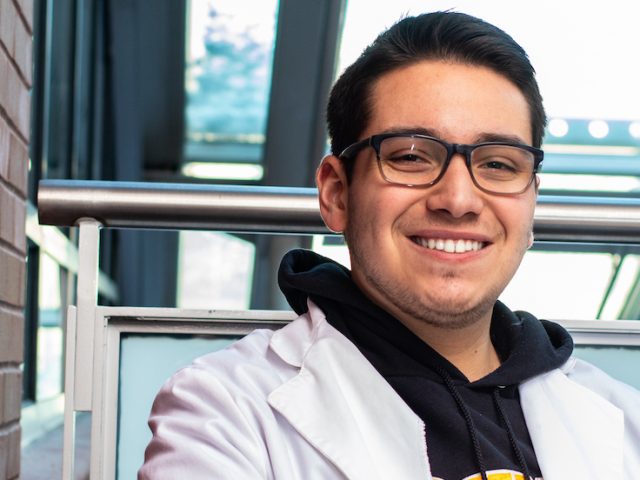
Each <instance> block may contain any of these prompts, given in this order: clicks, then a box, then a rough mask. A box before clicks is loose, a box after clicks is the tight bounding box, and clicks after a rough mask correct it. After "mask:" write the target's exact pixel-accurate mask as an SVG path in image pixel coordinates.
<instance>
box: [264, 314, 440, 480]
mask: <svg viewBox="0 0 640 480" xmlns="http://www.w3.org/2000/svg"><path fill="white" fill-rule="evenodd" d="M309 319H310V320H309V321H308V322H306V323H299V324H298V325H297V326H294V325H293V324H292V325H291V326H290V327H295V328H292V329H290V330H289V331H285V330H286V328H289V327H286V328H285V329H283V330H282V331H281V332H282V333H280V332H278V333H280V335H277V334H276V335H274V337H275V338H274V339H273V340H272V344H271V347H272V349H273V350H274V351H275V352H276V353H277V354H278V355H280V356H281V358H283V359H284V360H285V361H287V362H288V363H290V364H292V365H294V366H298V367H300V371H299V373H298V375H296V376H295V377H293V378H292V379H291V380H289V381H288V382H286V383H285V384H283V385H282V386H280V387H279V388H278V389H276V390H275V391H273V392H272V393H271V395H270V396H269V403H270V405H271V406H272V407H273V408H274V409H275V410H277V411H278V412H280V413H281V414H282V415H283V416H284V417H285V418H286V419H287V420H288V421H289V422H290V423H291V425H292V426H293V427H294V428H295V429H296V430H297V431H298V433H299V434H300V435H302V436H303V437H304V438H305V439H306V440H307V441H308V442H309V443H311V444H312V445H313V446H314V447H315V448H316V449H317V450H318V451H320V452H321V454H322V455H324V456H325V457H326V458H327V459H329V460H330V461H331V462H332V463H333V464H334V465H335V466H336V467H337V468H338V469H340V470H341V471H342V472H343V473H344V475H345V476H346V477H347V478H349V479H351V480H372V479H378V478H379V479H383V478H384V479H386V478H394V479H398V480H404V479H406V480H409V479H415V478H424V479H430V478H431V474H430V473H429V467H428V460H427V454H426V446H425V439H424V427H423V424H422V421H421V420H420V419H419V418H418V417H417V416H416V415H415V414H414V413H413V412H412V411H411V410H410V409H409V407H407V405H406V404H405V403H404V402H403V401H402V400H401V399H400V397H399V396H398V395H397V394H396V393H395V391H394V390H393V389H392V388H391V387H390V386H389V385H388V384H387V382H386V381H384V379H383V378H382V377H381V376H380V375H379V374H378V373H377V371H375V369H374V368H373V367H372V366H371V364H369V362H367V361H366V359H365V358H364V357H363V356H362V354H361V353H360V352H359V351H358V350H357V349H356V348H355V347H354V346H353V345H352V344H351V343H350V342H349V341H348V340H347V339H346V338H345V337H344V336H342V334H340V333H339V332H338V331H337V330H335V329H334V328H333V327H331V326H330V325H329V324H328V323H326V321H325V319H324V314H323V313H322V312H321V311H320V310H319V309H318V308H317V307H316V306H315V305H313V304H312V303H310V314H309Z"/></svg>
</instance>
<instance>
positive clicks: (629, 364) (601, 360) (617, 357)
mask: <svg viewBox="0 0 640 480" xmlns="http://www.w3.org/2000/svg"><path fill="white" fill-rule="evenodd" d="M574 353H575V355H576V357H578V358H581V359H583V360H586V361H587V362H589V363H592V364H594V365H596V366H597V367H598V368H601V369H602V370H604V371H605V372H607V373H608V374H609V375H611V376H612V377H613V378H615V379H617V380H620V381H621V382H624V383H626V384H629V385H632V386H634V387H635V388H638V389H640V370H639V369H638V365H640V348H638V347H617V346H602V345H576V347H575V349H574Z"/></svg>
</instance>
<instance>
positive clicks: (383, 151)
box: [340, 133, 544, 195]
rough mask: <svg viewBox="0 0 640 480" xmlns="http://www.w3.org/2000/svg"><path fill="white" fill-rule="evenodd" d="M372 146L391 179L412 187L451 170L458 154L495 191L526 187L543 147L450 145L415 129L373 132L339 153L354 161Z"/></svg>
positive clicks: (473, 175)
mask: <svg viewBox="0 0 640 480" xmlns="http://www.w3.org/2000/svg"><path fill="white" fill-rule="evenodd" d="M368 146H371V147H373V149H374V150H375V152H376V156H377V158H378V168H379V170H380V173H381V174H382V178H384V179H385V180H386V181H387V182H389V183H393V184H397V185H405V186H408V187H431V186H433V185H435V184H436V183H438V182H439V181H440V180H441V179H442V177H443V176H444V174H445V173H446V171H447V167H449V164H450V163H451V158H452V157H453V155H454V154H456V153H460V154H462V155H464V157H465V161H466V165H467V169H468V170H469V174H470V175H471V179H472V180H473V183H474V184H475V186H476V187H478V188H479V189H480V190H482V191H484V192H487V193H492V194H497V195H515V194H518V193H522V192H524V191H525V190H526V189H527V188H528V187H529V185H531V183H532V182H533V180H534V178H535V174H536V172H537V171H538V168H539V167H540V163H541V162H542V159H543V158H544V152H543V151H542V150H540V149H538V148H534V147H530V146H528V145H519V144H515V143H509V142H486V143H479V144H476V145H463V144H452V143H447V142H443V141H442V140H439V139H437V138H433V137H428V136H426V135H419V134H412V133H406V134H405V133H385V134H381V135H373V136H372V137H369V138H367V139H364V140H362V141H360V142H357V143H354V144H353V145H351V146H349V147H347V148H346V149H345V150H344V151H343V152H342V153H341V154H340V158H342V159H345V160H351V159H353V158H355V157H356V155H357V154H358V153H359V152H360V150H362V149H363V148H365V147H368Z"/></svg>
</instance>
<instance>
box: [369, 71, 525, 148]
mask: <svg viewBox="0 0 640 480" xmlns="http://www.w3.org/2000/svg"><path fill="white" fill-rule="evenodd" d="M371 93H372V95H371V100H370V101H371V107H372V109H371V117H370V119H369V123H368V125H367V128H366V130H365V132H364V135H363V137H368V136H370V135H374V134H377V133H382V132H389V131H394V130H405V129H411V128H420V129H428V130H430V131H433V132H435V133H436V134H437V136H438V137H440V138H442V139H443V140H447V141H450V142H456V143H474V142H475V141H476V140H477V139H478V138H482V137H484V136H487V135H505V136H516V137H519V138H520V139H521V140H522V141H523V142H524V143H527V144H530V143H531V141H532V138H531V117H530V112H529V106H528V104H527V101H526V98H525V97H524V95H523V94H522V92H521V91H520V90H519V89H518V87H516V86H515V85H514V84H513V83H512V82H511V81H510V80H509V79H508V78H506V77H505V76H503V75H500V74H498V73H496V72H494V71H493V70H491V69H489V68H487V67H481V66H475V65H465V64H461V63H452V62H444V61H439V60H438V61H431V60H425V61H421V62H418V63H416V64H413V65H410V66H407V67H403V68H400V69H397V70H394V71H391V72H389V73H387V74H385V75H383V76H382V77H380V78H379V79H378V80H377V81H376V82H375V83H374V85H373V88H372V92H371Z"/></svg>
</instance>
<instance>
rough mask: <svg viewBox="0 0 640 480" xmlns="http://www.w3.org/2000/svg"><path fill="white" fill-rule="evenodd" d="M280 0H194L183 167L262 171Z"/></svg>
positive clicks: (210, 172) (206, 172) (201, 171)
mask: <svg viewBox="0 0 640 480" xmlns="http://www.w3.org/2000/svg"><path fill="white" fill-rule="evenodd" d="M277 6H278V4H277V0H261V1H260V2H255V1H252V0H190V2H189V14H188V27H187V32H188V33H187V65H186V73H185V84H186V93H187V107H186V124H187V135H186V141H185V155H184V156H185V162H187V163H186V164H185V166H184V168H183V173H184V174H185V175H191V176H198V177H204V178H233V179H239V180H259V179H261V178H262V169H261V168H256V167H259V164H260V163H261V160H262V146H263V143H264V136H265V129H266V121H267V105H268V100H269V89H270V85H271V68H272V60H273V49H274V44H275V29H276V17H277ZM211 162H215V163H217V164H218V165H211ZM251 164H254V165H253V166H250V165H251ZM255 164H258V165H255ZM221 166H222V167H223V168H222V171H220V170H221V168H220V167H221Z"/></svg>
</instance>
